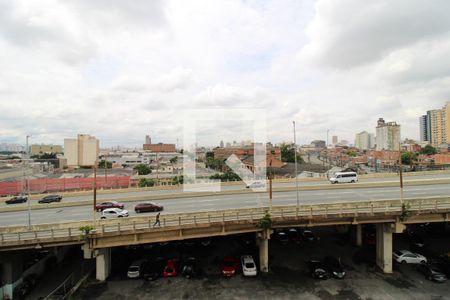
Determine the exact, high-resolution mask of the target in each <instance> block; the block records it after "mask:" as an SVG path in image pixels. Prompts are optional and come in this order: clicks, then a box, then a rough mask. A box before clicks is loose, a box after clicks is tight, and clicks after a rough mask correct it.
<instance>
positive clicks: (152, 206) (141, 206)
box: [134, 201, 164, 213]
mask: <svg viewBox="0 0 450 300" xmlns="http://www.w3.org/2000/svg"><path fill="white" fill-rule="evenodd" d="M163 209H164V207H163V206H162V205H161V204H158V203H155V202H150V201H147V202H142V203H138V204H136V206H135V207H134V211H135V212H136V213H141V212H149V211H150V212H154V211H162V210H163Z"/></svg>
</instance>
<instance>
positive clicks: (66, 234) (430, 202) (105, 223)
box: [0, 197, 450, 247]
mask: <svg viewBox="0 0 450 300" xmlns="http://www.w3.org/2000/svg"><path fill="white" fill-rule="evenodd" d="M404 203H408V204H409V205H410V207H409V208H408V210H410V211H414V212H416V213H417V214H420V213H421V212H422V211H428V212H429V211H432V212H436V213H439V212H441V211H443V210H445V211H449V210H450V197H444V198H443V197H432V198H420V199H405V200H404ZM268 210H269V208H268V207H258V208H247V209H228V210H222V211H204V212H195V213H178V214H165V215H161V217H160V221H161V224H160V227H158V230H160V229H159V228H161V229H164V228H165V227H166V228H168V229H169V228H170V229H173V228H175V227H177V226H178V227H180V228H182V227H183V228H189V227H195V226H199V225H208V224H211V223H223V224H226V223H227V222H235V221H249V222H253V223H256V222H257V221H258V220H260V219H261V218H262V217H263V216H264V215H265V213H266V212H267V211H268ZM401 212H402V205H401V203H400V200H398V199H388V200H379V201H363V202H341V203H332V204H315V205H301V206H299V207H297V206H295V205H289V206H274V207H273V208H272V210H271V211H270V213H271V216H272V220H273V221H274V222H277V221H279V220H283V219H284V218H287V217H296V218H310V219H314V217H318V216H320V217H326V218H333V217H334V218H339V217H342V216H344V215H345V216H348V215H349V214H351V215H354V216H355V217H357V216H358V215H359V214H371V215H374V214H380V213H381V214H383V213H385V214H391V215H392V214H398V215H400V214H401ZM154 222H155V216H153V215H152V216H146V217H128V218H121V219H114V220H111V219H110V220H97V221H96V222H95V226H94V231H92V232H91V234H92V236H93V237H96V236H97V235H98V236H100V235H102V234H105V233H109V234H111V233H118V234H120V233H121V232H124V231H128V230H142V229H146V230H153V228H154V227H153V224H154ZM92 224H93V221H79V222H67V223H58V224H41V225H33V226H32V228H31V230H30V229H29V228H28V227H26V226H9V227H3V228H0V247H2V246H7V245H11V244H14V243H20V244H24V243H27V242H29V243H36V242H43V243H44V242H46V241H55V240H58V241H64V240H67V241H74V240H75V241H77V240H78V241H80V243H81V242H82V241H83V232H82V231H81V230H80V227H82V226H86V225H92Z"/></svg>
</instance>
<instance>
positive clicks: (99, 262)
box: [95, 248, 111, 281]
mask: <svg viewBox="0 0 450 300" xmlns="http://www.w3.org/2000/svg"><path fill="white" fill-rule="evenodd" d="M97 251H98V254H97V256H96V266H95V270H96V277H95V278H96V279H97V280H99V281H105V280H106V279H107V278H108V276H109V274H110V273H111V248H104V249H99V250H97Z"/></svg>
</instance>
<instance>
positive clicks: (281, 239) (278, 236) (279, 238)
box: [275, 230, 289, 245]
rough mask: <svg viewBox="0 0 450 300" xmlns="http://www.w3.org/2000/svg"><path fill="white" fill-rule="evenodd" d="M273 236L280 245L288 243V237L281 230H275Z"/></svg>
mask: <svg viewBox="0 0 450 300" xmlns="http://www.w3.org/2000/svg"><path fill="white" fill-rule="evenodd" d="M275 238H276V240H277V241H278V242H279V243H280V244H282V245H287V244H288V243H289V237H288V235H287V234H286V232H285V231H283V230H277V231H275Z"/></svg>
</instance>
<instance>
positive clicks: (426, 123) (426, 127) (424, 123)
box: [419, 114, 431, 142]
mask: <svg viewBox="0 0 450 300" xmlns="http://www.w3.org/2000/svg"><path fill="white" fill-rule="evenodd" d="M419 128H420V141H421V142H429V141H430V140H431V139H430V137H431V126H430V117H429V115H428V114H426V115H423V116H421V117H420V118H419Z"/></svg>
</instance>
